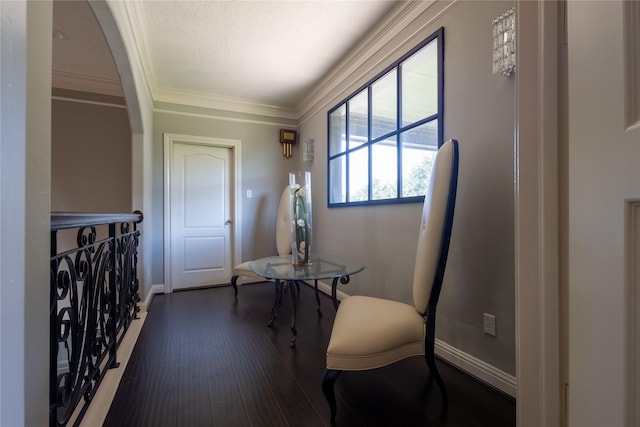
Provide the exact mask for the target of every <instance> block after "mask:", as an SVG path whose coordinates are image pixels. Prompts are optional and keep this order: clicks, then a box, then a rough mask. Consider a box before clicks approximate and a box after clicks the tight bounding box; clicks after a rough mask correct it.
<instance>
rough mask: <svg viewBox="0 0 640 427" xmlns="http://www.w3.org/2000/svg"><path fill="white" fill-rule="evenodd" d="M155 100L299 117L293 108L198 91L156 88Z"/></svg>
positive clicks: (291, 117)
mask: <svg viewBox="0 0 640 427" xmlns="http://www.w3.org/2000/svg"><path fill="white" fill-rule="evenodd" d="M153 100H154V101H155V102H166V103H170V104H182V105H190V106H194V107H202V108H210V109H214V110H225V111H231V112H235V113H245V114H256V115H259V116H266V117H276V118H281V119H294V120H297V119H298V116H297V114H296V112H295V111H294V110H293V109H292V108H288V107H281V106H277V105H269V104H261V103H257V102H252V101H248V100H245V99H239V98H231V97H224V96H216V95H207V94H204V93H198V92H189V91H177V90H166V89H158V88H156V89H155V90H154V92H153Z"/></svg>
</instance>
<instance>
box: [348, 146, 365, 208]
mask: <svg viewBox="0 0 640 427" xmlns="http://www.w3.org/2000/svg"><path fill="white" fill-rule="evenodd" d="M366 200H369V150H368V148H367V147H364V148H360V149H358V150H356V151H352V152H351V153H349V201H350V202H362V201H366Z"/></svg>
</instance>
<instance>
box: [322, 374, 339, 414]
mask: <svg viewBox="0 0 640 427" xmlns="http://www.w3.org/2000/svg"><path fill="white" fill-rule="evenodd" d="M341 373H342V371H336V370H334V369H327V370H326V371H325V373H324V378H323V379H322V392H323V393H324V397H325V398H326V399H327V402H328V403H329V408H330V409H331V424H335V422H336V395H335V393H334V391H333V386H334V385H335V383H336V380H337V379H338V377H339V376H340V374H341Z"/></svg>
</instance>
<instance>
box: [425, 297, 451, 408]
mask: <svg viewBox="0 0 640 427" xmlns="http://www.w3.org/2000/svg"><path fill="white" fill-rule="evenodd" d="M435 324H436V309H435V306H433V307H432V306H429V308H428V311H427V331H426V336H425V343H424V358H425V359H426V361H427V366H428V367H429V371H430V372H431V375H432V376H433V378H435V380H436V383H438V387H439V388H440V393H441V394H442V407H443V408H444V410H445V411H446V410H447V407H448V405H449V399H448V396H447V390H446V389H445V387H444V381H442V377H440V373H439V372H438V368H437V367H436V359H435V332H436V331H435V329H436V325H435Z"/></svg>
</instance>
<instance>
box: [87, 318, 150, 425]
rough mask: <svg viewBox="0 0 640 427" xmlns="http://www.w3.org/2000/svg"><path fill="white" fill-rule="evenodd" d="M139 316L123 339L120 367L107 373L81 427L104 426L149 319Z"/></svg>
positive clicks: (119, 360)
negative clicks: (132, 354)
mask: <svg viewBox="0 0 640 427" xmlns="http://www.w3.org/2000/svg"><path fill="white" fill-rule="evenodd" d="M138 316H139V317H138V318H137V319H135V320H133V321H132V322H131V324H130V325H129V329H128V330H127V333H126V334H125V336H124V338H123V339H122V342H121V343H120V347H118V362H119V364H120V365H119V366H118V367H117V368H113V369H109V370H108V371H107V374H106V375H105V376H104V379H103V380H102V383H101V384H100V387H99V388H98V390H97V391H96V394H95V396H94V397H93V400H92V401H91V405H89V408H88V409H87V412H86V413H85V414H84V417H83V418H82V421H81V422H80V427H94V426H101V425H103V424H104V420H105V418H106V417H107V413H108V412H109V408H110V407H111V402H112V401H113V398H114V397H115V395H116V391H118V385H119V384H120V380H121V379H122V375H123V374H124V371H125V369H126V367H127V364H128V363H129V358H130V357H131V353H133V348H134V346H135V344H136V341H137V340H138V336H139V335H140V331H141V330H142V325H143V324H144V321H145V319H146V318H147V312H146V311H141V312H140V313H139V314H138Z"/></svg>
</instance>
